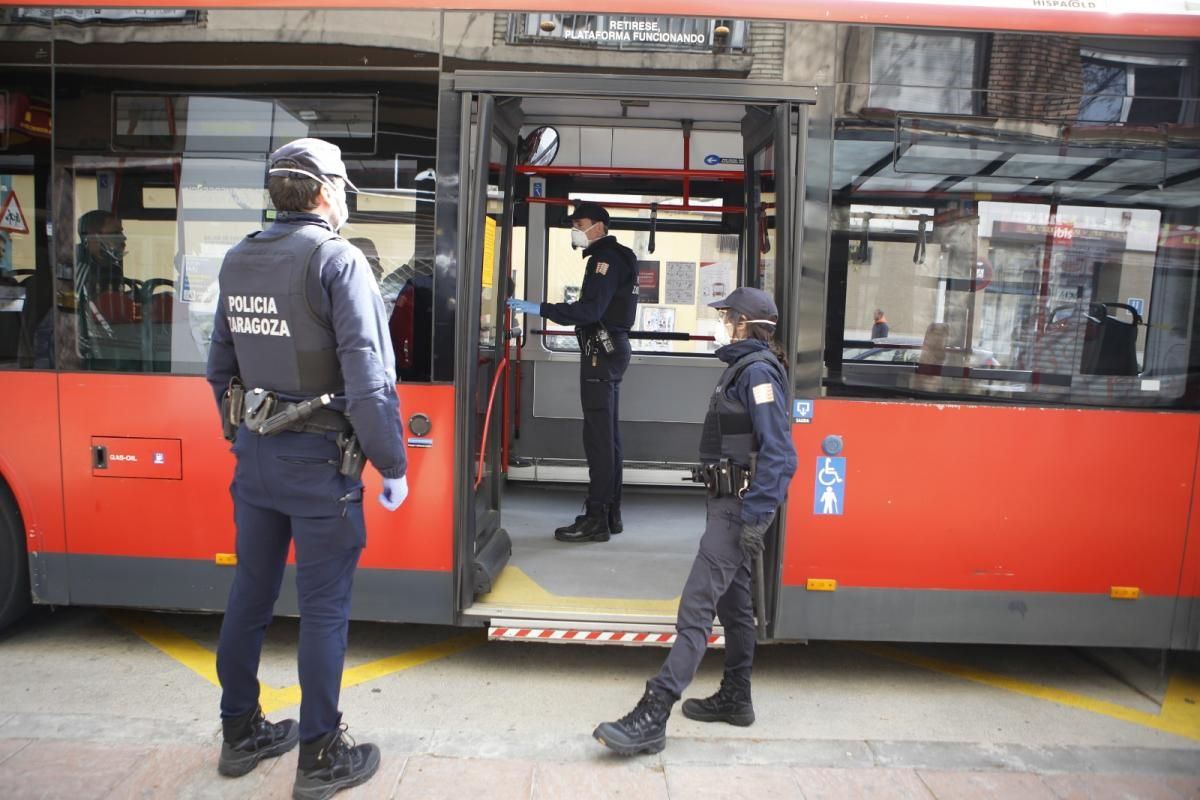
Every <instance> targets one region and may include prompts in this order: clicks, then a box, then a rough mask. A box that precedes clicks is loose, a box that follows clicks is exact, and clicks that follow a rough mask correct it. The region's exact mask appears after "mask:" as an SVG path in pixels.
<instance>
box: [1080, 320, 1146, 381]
mask: <svg viewBox="0 0 1200 800" xmlns="http://www.w3.org/2000/svg"><path fill="white" fill-rule="evenodd" d="M1116 310H1124V311H1127V312H1129V317H1130V319H1129V320H1128V321H1126V320H1123V319H1119V318H1118V317H1117V316H1116V315H1115V314H1114V313H1113V311H1116ZM1141 324H1142V317H1141V315H1140V314H1138V312H1137V310H1136V309H1135V308H1134V307H1133V306H1131V305H1127V304H1125V303H1092V304H1090V306H1089V307H1088V317H1087V329H1086V331H1085V332H1084V337H1083V354H1082V358H1081V359H1080V365H1079V373H1080V374H1081V375H1137V374H1138V363H1137V329H1138V325H1141Z"/></svg>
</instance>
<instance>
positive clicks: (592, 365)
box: [508, 203, 638, 542]
mask: <svg viewBox="0 0 1200 800" xmlns="http://www.w3.org/2000/svg"><path fill="white" fill-rule="evenodd" d="M568 219H570V220H571V225H572V230H571V245H572V246H573V247H579V248H583V257H584V258H586V259H587V260H588V262H587V266H586V267H585V268H584V274H583V286H581V287H580V291H579V300H577V301H576V302H574V303H534V302H531V301H529V300H516V299H510V300H509V301H508V304H509V306H510V307H512V309H513V310H514V311H517V312H519V313H522V314H537V315H538V316H541V317H545V318H546V319H549V320H552V321H554V322H557V323H558V324H560V325H574V326H575V335H576V337H577V338H578V339H579V350H580V353H579V399H580V404H581V405H582V406H583V452H584V455H585V456H587V462H588V496H587V503H586V505H585V513H584V514H582V515H580V516H578V517H576V518H575V522H574V523H572V524H570V525H564V526H563V527H561V528H558V529H556V530H555V531H554V538H555V539H558V540H559V541H562V542H607V541H608V537H609V533H620V532H621V531H623V530H624V526H623V524H622V521H621V481H622V467H623V460H624V456H623V454H622V451H621V422H620V400H621V378H622V377H623V376H624V375H625V370H626V369H627V368H628V367H629V357H630V353H631V351H630V347H629V329H630V328H632V327H633V322H634V319H635V318H636V317H637V300H638V285H637V256H635V255H634V254H633V251H632V250H630V249H629V248H628V247H626V246H625V245H623V244H621V243H620V242H618V241H617V240H616V238H615V237H613V236H610V235H609V233H608V219H609V217H608V211H606V210H605V209H604V208H603V207H602V206H599V205H597V204H596V203H579V204H577V205H576V206H575V213H573V214H571V216H570V217H568Z"/></svg>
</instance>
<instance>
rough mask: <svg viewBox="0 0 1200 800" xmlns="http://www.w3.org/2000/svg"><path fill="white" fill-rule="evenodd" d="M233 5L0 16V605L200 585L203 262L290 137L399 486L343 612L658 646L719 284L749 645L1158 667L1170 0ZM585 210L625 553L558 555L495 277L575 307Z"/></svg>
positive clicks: (1171, 428) (1175, 251)
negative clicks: (732, 402) (626, 279)
mask: <svg viewBox="0 0 1200 800" xmlns="http://www.w3.org/2000/svg"><path fill="white" fill-rule="evenodd" d="M236 5H237V7H236V8H234V7H225V4H224V3H214V2H206V3H203V4H200V5H197V6H193V7H190V8H188V9H176V8H153V7H144V6H137V7H135V6H126V5H124V4H117V5H115V6H111V7H109V8H105V9H92V8H88V9H84V8H74V7H69V6H60V7H45V8H38V7H31V6H17V5H11V4H8V3H7V2H6V3H4V4H3V5H0V42H2V43H3V46H2V47H0V63H3V64H4V66H5V72H4V74H5V77H4V79H3V81H0V119H2V120H3V124H2V125H0V384H2V387H3V397H4V398H5V408H6V409H7V412H5V415H4V431H5V435H4V436H3V437H0V548H3V556H2V557H0V624H9V623H11V622H12V621H13V620H15V619H16V618H18V617H19V616H20V615H21V614H22V613H23V612H24V611H25V609H26V608H27V607H28V606H29V604H30V603H31V602H33V603H43V604H54V605H66V604H77V605H101V606H123V607H142V608H163V609H193V610H207V611H220V610H221V609H222V608H223V605H224V602H225V598H226V594H227V591H228V586H229V582H230V580H231V578H232V572H233V571H232V569H231V566H232V565H233V564H234V563H235V556H234V555H233V554H234V543H233V540H234V531H233V524H232V513H231V511H232V506H231V503H230V501H229V499H228V495H227V493H226V492H227V485H228V481H229V479H230V476H231V474H232V457H231V456H230V455H229V453H228V448H227V446H226V445H225V443H224V441H223V440H222V439H221V436H220V427H219V423H218V420H217V415H216V411H215V409H214V407H213V402H212V396H211V393H210V392H209V390H208V387H207V384H206V383H205V381H204V379H203V370H204V362H205V358H206V354H207V346H208V336H209V333H210V330H211V320H212V311H213V305H214V303H215V299H216V288H217V286H216V274H217V270H218V269H219V266H220V263H221V259H222V256H223V255H224V253H225V251H226V250H227V249H228V248H229V247H230V246H231V245H232V244H233V243H234V242H236V241H237V240H238V239H239V238H240V237H241V236H243V235H245V234H246V233H248V232H250V231H253V230H257V229H259V228H261V227H262V226H263V225H265V224H267V223H269V221H270V219H271V218H272V216H273V211H272V209H271V208H270V207H269V204H268V201H267V198H266V196H265V191H264V173H265V163H266V157H267V154H268V153H269V152H271V150H272V149H273V148H274V147H276V146H278V145H279V144H281V143H282V142H285V141H287V140H290V139H292V138H295V137H298V136H319V137H322V138H326V139H329V140H331V141H333V142H335V143H337V144H338V145H339V146H340V147H341V148H342V150H343V154H344V157H345V159H346V161H347V164H348V165H349V169H350V171H351V176H350V177H351V179H352V180H353V181H354V183H355V184H356V185H358V186H359V187H362V188H363V189H364V193H363V194H361V195H358V196H357V197H354V196H352V197H351V203H352V213H351V218H350V224H349V225H348V226H347V228H346V229H345V231H344V234H345V235H346V236H347V237H348V238H350V239H352V240H355V241H356V243H358V244H359V246H361V247H362V248H363V249H364V252H366V253H367V254H368V256H369V260H371V261H372V265H373V267H374V268H375V269H376V272H377V277H378V279H379V282H380V287H381V292H382V293H383V295H384V297H385V300H386V302H387V305H388V308H389V311H390V314H391V317H390V333H391V336H392V341H393V345H394V348H395V350H396V354H397V365H398V371H399V373H400V383H399V385H398V390H399V392H400V397H401V406H402V414H403V417H404V420H405V423H406V433H407V442H408V447H409V456H410V463H411V472H410V476H411V477H410V485H411V488H412V492H411V496H410V499H409V501H408V502H407V503H406V504H405V505H404V506H403V508H402V509H401V510H400V511H398V512H397V513H395V514H385V513H384V512H382V511H381V510H379V509H378V508H377V507H376V506H374V504H371V505H370V506H369V509H370V510H369V511H368V516H369V520H368V529H369V543H368V547H367V549H366V551H365V552H364V555H363V558H362V561H361V569H360V571H359V574H358V578H357V581H356V586H355V601H354V615H355V617H356V618H361V619H374V620H389V621H399V622H429V623H440V624H457V625H472V626H487V627H488V629H489V631H490V633H491V635H492V636H493V637H495V638H502V639H512V638H531V637H533V638H541V639H551V640H556V641H558V640H566V641H575V640H583V641H614V642H622V641H636V642H647V641H648V642H654V643H657V642H665V641H668V640H669V638H670V632H671V630H672V623H673V618H674V610H675V607H676V604H677V602H678V592H679V589H680V587H681V586H682V584H683V580H684V577H685V576H686V572H687V569H688V567H689V565H690V562H691V559H692V557H693V555H694V553H695V547H696V541H697V537H698V536H699V535H700V533H701V531H702V529H703V514H704V510H703V509H704V500H703V496H702V490H698V488H697V487H696V486H694V485H690V484H687V483H684V482H683V481H681V478H685V477H686V476H687V474H688V471H687V467H688V465H689V464H690V463H691V462H692V461H693V460H694V459H695V457H696V455H695V453H696V446H697V442H698V440H699V430H700V422H701V420H702V418H703V414H704V410H705V408H706V406H707V398H708V394H709V392H711V391H712V387H713V385H714V384H715V381H716V378H717V376H718V374H719V369H720V365H719V363H718V362H717V360H716V359H715V358H714V357H713V356H712V350H713V343H712V341H711V337H712V334H713V333H714V331H715V328H716V325H717V321H716V317H715V314H714V313H712V311H711V309H710V308H709V307H708V302H710V301H711V300H712V299H714V298H719V297H722V296H724V294H726V293H728V292H729V291H732V289H733V288H735V287H736V286H739V285H754V286H758V287H760V288H763V289H765V290H767V291H770V292H772V293H773V294H774V296H775V297H776V299H777V302H778V305H779V307H780V309H781V324H780V331H781V336H782V337H783V342H784V343H785V348H786V349H787V350H788V351H789V352H790V353H792V355H793V359H792V363H791V364H789V369H790V371H791V377H792V381H793V387H794V395H793V407H794V420H795V425H794V426H793V433H794V439H795V444H796V448H797V452H798V453H799V456H800V469H799V470H798V472H797V475H796V477H795V479H794V481H793V483H792V486H791V490H790V494H789V501H788V504H787V506H786V508H785V511H784V513H783V514H781V515H780V517H781V519H780V521H779V523H778V525H777V531H776V535H775V536H774V537H773V538H772V541H771V544H770V547H769V548H768V551H767V554H766V558H765V567H766V568H765V576H764V580H763V586H762V589H763V593H764V595H765V605H764V606H763V608H761V609H760V612H759V616H760V623H761V624H762V626H763V629H764V633H763V635H764V638H766V639H772V640H803V639H872V640H908V641H959V642H999V643H1010V642H1011V643H1055V644H1078V645H1119V646H1130V647H1155V648H1175V649H1193V650H1194V649H1198V648H1200V518H1198V516H1197V514H1196V513H1195V512H1194V511H1193V507H1194V506H1195V505H1196V500H1197V499H1198V488H1200V484H1198V483H1197V480H1196V475H1197V470H1198V467H1200V415H1198V414H1197V413H1196V412H1197V410H1198V408H1200V405H1198V403H1200V313H1197V312H1198V311H1200V211H1198V210H1197V209H1200V101H1198V100H1197V97H1198V96H1200V89H1198V86H1200V83H1198V79H1200V16H1198V15H1197V14H1196V13H1194V12H1191V11H1188V10H1187V9H1186V8H1185V7H1184V4H1183V3H1182V2H1181V3H1180V4H1179V8H1178V9H1177V10H1174V11H1171V10H1166V11H1156V12H1155V13H1142V12H1140V11H1136V10H1134V9H1133V7H1132V6H1130V11H1129V13H1109V12H1117V11H1120V10H1121V9H1117V8H1114V7H1113V3H1112V2H1110V3H1109V4H1108V5H1107V6H1103V7H1096V8H1095V9H1093V8H1092V7H1091V6H1092V4H1089V3H1072V4H1070V8H1069V9H1067V8H1064V7H1063V4H1061V3H1042V2H1041V1H1040V0H1032V3H1029V2H1025V3H1023V2H1022V0H996V2H990V3H981V4H979V5H978V6H976V7H972V8H963V7H962V6H954V7H950V6H948V5H943V4H935V3H925V4H921V3H906V2H847V3H841V4H833V5H826V4H822V3H793V2H787V3H785V2H779V1H778V0H762V1H761V2H751V3H749V4H748V5H745V6H743V7H741V8H740V9H739V10H740V11H741V12H742V14H743V17H742V18H730V17H728V16H727V14H728V11H727V9H726V8H725V7H724V6H722V7H721V9H718V7H717V5H716V4H715V3H711V2H708V3H705V2H702V3H699V4H697V3H689V4H687V5H686V6H685V5H684V4H683V3H679V2H673V1H672V2H667V1H665V0H664V1H663V2H653V3H644V2H643V3H624V4H622V3H618V4H617V5H616V7H614V9H613V10H612V11H611V12H610V13H607V14H594V13H590V12H589V11H587V10H586V9H585V8H583V6H582V5H581V4H578V3H570V2H563V3H559V4H557V5H554V6H550V5H548V4H545V3H540V2H535V3H529V4H526V6H524V7H523V8H520V9H514V8H512V7H510V6H508V5H506V4H504V3H499V2H491V1H490V0H478V2H471V3H466V4H463V9H465V10H456V9H455V7H454V6H453V4H451V5H450V6H447V7H441V8H432V7H426V6H425V5H424V4H422V3H419V2H404V1H403V0H381V1H380V2H378V3H372V4H367V5H371V6H376V7H374V8H365V7H363V5H362V4H358V7H357V8H355V9H329V8H327V7H326V8H324V9H323V10H321V11H316V10H313V9H308V10H288V9H281V8H276V7H275V6H276V5H277V4H275V3H268V2H240V3H237V4H236ZM572 7H574V10H573V9H572ZM481 9H482V10H481ZM704 14H709V15H710V16H699V15H704ZM581 199H592V200H596V201H599V202H602V203H606V204H607V205H608V207H609V209H610V211H611V212H612V215H613V218H614V219H613V225H612V228H613V230H614V232H615V234H616V235H617V237H618V238H619V239H620V240H621V241H622V242H623V243H625V244H627V245H629V246H630V247H632V248H633V249H634V250H635V252H637V254H638V257H639V259H640V276H639V295H640V307H639V312H638V323H637V326H636V331H635V334H636V336H637V339H636V341H635V352H634V357H633V361H632V364H631V366H630V369H629V371H628V373H627V375H626V378H625V381H624V384H623V391H622V395H623V398H622V405H621V413H622V430H623V434H624V450H625V459H626V469H625V484H626V485H625V494H624V501H623V503H624V518H625V527H626V532H625V533H623V534H621V535H620V536H616V537H614V538H613V539H612V540H611V541H609V542H607V543H603V544H597V543H593V544H587V545H578V546H571V545H564V544H561V543H557V542H555V541H554V540H553V538H552V535H551V532H552V530H553V528H554V527H555V526H556V525H560V524H562V523H563V521H564V520H569V519H570V518H571V517H572V516H573V515H574V514H575V513H577V510H578V503H579V501H580V499H581V492H580V485H581V484H582V483H583V482H584V481H585V480H586V465H585V463H584V461H583V452H582V443H581V437H580V426H581V416H582V415H581V411H580V406H579V400H578V387H577V380H578V379H577V370H578V358H579V354H578V351H577V347H576V345H575V344H574V337H573V336H572V335H571V333H570V332H569V331H562V330H558V329H556V328H555V327H554V326H553V325H543V324H542V322H541V321H540V320H536V319H535V320H525V319H522V318H519V317H518V318H516V319H514V318H512V317H511V316H510V315H509V314H508V313H507V312H506V307H505V300H506V298H508V297H510V296H518V297H527V298H530V299H548V300H551V301H563V300H570V299H572V298H573V297H574V296H576V294H577V292H578V288H579V282H580V279H581V271H582V263H581V262H580V261H579V259H578V255H577V254H574V253H572V252H571V249H570V248H569V247H568V244H569V237H568V236H567V231H566V228H565V226H564V224H563V223H564V218H565V216H566V213H567V211H568V210H569V206H570V204H571V203H573V202H575V201H578V200H581ZM101 224H102V225H101ZM98 226H101V227H102V226H108V227H107V228H106V229H105V231H103V233H106V234H107V238H105V237H104V236H100V237H97V236H95V235H93V234H95V233H97V232H98V231H99V227H98ZM118 230H119V231H121V233H122V234H123V239H124V241H123V246H124V250H123V254H122V253H121V249H122V248H121V244H122V242H121V241H120V240H121V238H122V237H121V235H118V233H117V231H118ZM105 271H107V273H106V274H108V275H110V277H111V276H113V275H115V276H116V277H115V280H116V281H117V284H116V286H115V287H114V286H112V285H109V286H106V287H105V288H104V290H103V291H101V290H100V289H98V288H97V287H96V286H95V285H92V284H90V283H89V281H91V280H92V279H91V278H89V276H94V275H96V274H99V273H103V272H105ZM877 309H878V310H881V311H882V312H883V314H884V319H886V320H887V324H888V330H887V332H886V335H884V336H883V337H876V338H872V330H871V329H872V323H873V316H874V312H875V311H876V310H877ZM365 480H366V482H367V485H368V492H369V493H371V492H373V491H374V490H376V489H377V486H378V475H377V474H375V473H374V472H373V471H372V470H368V471H367V476H366V478H365ZM289 586H290V581H289V582H286V583H285V594H284V596H283V598H282V599H281V607H280V608H281V612H283V613H295V600H294V595H293V594H290V591H291V590H290V588H289Z"/></svg>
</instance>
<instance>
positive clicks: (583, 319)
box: [539, 236, 638, 333]
mask: <svg viewBox="0 0 1200 800" xmlns="http://www.w3.org/2000/svg"><path fill="white" fill-rule="evenodd" d="M583 256H584V258H586V259H587V260H588V263H587V267H586V268H585V269H584V273H583V286H581V287H580V289H579V300H577V301H576V302H574V303H542V308H541V311H540V312H539V316H542V317H545V318H546V319H548V320H551V321H553V322H557V323H558V324H559V325H574V326H576V327H580V328H582V327H584V326H587V325H594V324H596V323H597V322H600V321H603V322H604V327H606V328H608V330H609V331H612V332H617V333H627V332H628V331H629V330H630V329H631V328H632V327H633V323H634V320H635V319H636V317H637V298H638V283H637V256H636V255H634V253H633V251H632V250H630V249H629V248H628V247H626V246H625V245H623V244H621V243H620V242H618V241H617V240H616V238H615V237H613V236H604V237H602V238H600V239H597V240H596V241H594V242H592V243H591V244H590V245H588V246H587V247H586V248H585V249H584V251H583Z"/></svg>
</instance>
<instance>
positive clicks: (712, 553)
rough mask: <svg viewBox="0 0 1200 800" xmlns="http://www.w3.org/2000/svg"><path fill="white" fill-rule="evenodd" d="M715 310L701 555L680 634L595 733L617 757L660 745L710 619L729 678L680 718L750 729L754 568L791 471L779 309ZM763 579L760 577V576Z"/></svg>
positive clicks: (748, 294)
mask: <svg viewBox="0 0 1200 800" xmlns="http://www.w3.org/2000/svg"><path fill="white" fill-rule="evenodd" d="M710 305H711V306H713V307H714V308H717V309H719V311H720V314H721V321H722V323H723V332H724V334H725V336H726V337H727V338H728V341H729V342H730V343H728V344H725V345H724V346H723V347H721V348H719V349H718V350H717V357H718V358H720V359H721V360H722V361H724V362H725V363H726V364H727V365H728V367H726V369H725V372H724V373H723V374H722V375H721V379H720V380H719V381H718V382H717V388H716V390H715V391H714V392H713V395H712V399H711V401H710V402H709V406H708V414H707V416H706V417H705V418H704V431H703V433H702V434H701V439H700V461H701V466H700V467H698V468H696V470H695V477H696V479H697V480H702V481H703V482H704V484H705V487H706V488H707V489H708V508H707V521H706V523H705V528H704V535H703V537H701V539H700V552H699V553H697V555H696V560H695V561H694V562H693V563H692V571H691V574H689V575H688V578H687V582H686V583H685V584H684V587H683V595H682V597H681V598H680V602H679V617H678V620H677V622H676V631H677V632H678V636H677V637H676V639H675V644H674V645H672V647H671V651H670V652H669V653H668V654H667V658H666V661H665V662H664V663H663V665H662V669H660V670H659V672H658V674H657V675H655V676H654V677H653V678H651V679H650V680H649V681H648V682H647V683H646V691H645V694H643V695H642V699H641V700H639V701H638V703H637V706H636V707H635V708H634V709H633V711H631V712H629V713H628V714H626V715H625V716H624V717H621V718H620V719H619V720H617V721H616V722H604V723H601V724H600V726H599V727H597V728H596V730H595V732H594V733H593V734H592V735H593V736H595V737H596V738H597V739H599V740H600V741H601V742H603V743H604V744H606V745H608V746H609V747H611V748H612V749H613V750H615V751H617V752H618V753H621V754H622V755H634V754H636V753H657V752H659V751H660V750H662V749H663V748H664V747H666V728H667V718H668V717H669V716H670V715H671V707H672V706H673V705H674V704H675V702H676V701H677V700H679V698H680V695H681V694H682V693H683V690H684V689H686V688H687V686H688V684H690V683H691V682H692V678H693V677H694V676H695V674H696V669H697V668H698V667H699V666H700V660H701V659H702V658H703V657H704V652H705V648H706V647H707V646H708V637H709V635H710V634H711V633H712V626H713V615H714V614H716V616H718V617H719V618H720V620H721V624H722V625H723V626H724V628H725V674H724V677H722V679H721V688H720V689H719V690H718V691H717V693H716V694H714V695H712V696H711V697H707V698H704V699H703V700H696V699H693V700H688V701H686V702H685V703H684V704H683V715H684V716H685V717H687V718H688V719H694V720H699V721H701V722H728V723H730V724H733V725H750V724H751V723H753V722H754V706H753V704H752V703H751V699H750V669H751V666H752V664H753V661H754V641H755V624H754V603H753V600H752V599H751V583H752V579H751V567H752V566H753V564H754V562H755V560H757V559H761V557H762V552H763V545H764V537H765V536H766V534H767V531H768V529H769V528H770V527H771V523H772V521H773V520H774V518H775V513H776V511H777V510H778V508H779V505H780V504H781V503H782V502H783V501H784V498H785V497H786V495H787V487H788V483H790V481H791V479H792V474H793V473H794V472H795V471H796V450H795V448H794V447H793V445H792V437H791V423H790V420H789V418H788V409H787V402H788V396H789V393H788V390H787V375H786V372H785V370H784V366H783V359H784V356H783V351H782V350H781V349H780V348H779V346H778V345H777V344H775V342H774V341H773V336H774V332H775V324H776V321H777V320H778V318H779V316H778V311H777V310H776V308H775V301H774V300H772V299H771V296H770V295H769V294H767V293H766V292H763V291H761V290H759V289H754V288H751V287H741V288H738V289H735V290H734V291H733V292H732V293H731V294H730V295H729V296H728V297H725V298H723V299H721V300H718V301H716V302H714V303H710ZM759 575H760V576H761V571H759Z"/></svg>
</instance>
